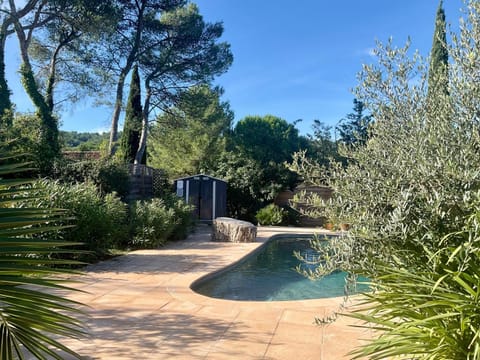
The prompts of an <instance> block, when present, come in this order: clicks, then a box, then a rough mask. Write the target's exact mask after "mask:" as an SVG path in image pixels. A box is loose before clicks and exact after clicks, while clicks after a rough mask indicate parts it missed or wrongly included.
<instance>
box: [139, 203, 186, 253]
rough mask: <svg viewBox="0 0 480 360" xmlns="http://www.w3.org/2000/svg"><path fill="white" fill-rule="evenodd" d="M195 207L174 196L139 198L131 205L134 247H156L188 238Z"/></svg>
mask: <svg viewBox="0 0 480 360" xmlns="http://www.w3.org/2000/svg"><path fill="white" fill-rule="evenodd" d="M191 219H192V216H191V207H190V206H188V205H186V204H185V203H184V202H183V201H182V200H180V199H175V198H174V196H166V197H165V198H163V199H158V198H154V199H151V200H147V201H136V202H134V203H132V205H131V207H130V223H131V229H132V232H133V240H132V245H133V246H134V247H144V248H145V247H146V248H154V247H158V246H160V245H163V244H164V243H165V242H166V241H167V240H169V239H180V238H184V237H185V236H186V234H187V233H188V230H189V229H190V226H191V224H192V220H191Z"/></svg>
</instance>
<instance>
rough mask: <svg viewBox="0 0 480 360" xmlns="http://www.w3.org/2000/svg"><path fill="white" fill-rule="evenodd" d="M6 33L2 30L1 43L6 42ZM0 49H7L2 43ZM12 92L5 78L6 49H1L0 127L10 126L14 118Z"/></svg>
mask: <svg viewBox="0 0 480 360" xmlns="http://www.w3.org/2000/svg"><path fill="white" fill-rule="evenodd" d="M5 39H6V35H5V33H4V32H3V31H2V32H0V44H4V43H5ZM0 46H1V47H0V49H5V48H4V46H3V45H0ZM10 95H11V92H10V90H9V89H8V85H7V79H6V78H5V51H4V50H0V128H1V129H5V128H9V127H10V126H11V125H12V120H13V104H12V102H11V101H10Z"/></svg>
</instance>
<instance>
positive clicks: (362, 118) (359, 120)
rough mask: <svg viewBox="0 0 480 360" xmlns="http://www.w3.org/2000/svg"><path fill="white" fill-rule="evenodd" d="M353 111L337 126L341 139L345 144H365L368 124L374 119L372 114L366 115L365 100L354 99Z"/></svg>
mask: <svg viewBox="0 0 480 360" xmlns="http://www.w3.org/2000/svg"><path fill="white" fill-rule="evenodd" d="M353 111H354V112H353V113H350V114H348V115H347V117H346V118H345V119H342V120H340V122H339V124H338V125H337V127H336V130H337V131H338V133H339V135H340V141H341V142H342V143H344V144H345V145H348V146H350V145H354V144H357V145H364V144H365V142H366V141H367V140H368V126H369V125H370V123H371V122H372V121H373V117H372V115H365V114H364V111H365V104H364V103H363V101H360V100H357V99H353Z"/></svg>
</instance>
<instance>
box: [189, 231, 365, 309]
mask: <svg viewBox="0 0 480 360" xmlns="http://www.w3.org/2000/svg"><path fill="white" fill-rule="evenodd" d="M310 239H311V236H293V237H292V236H289V237H285V236H275V237H273V238H271V239H270V240H269V241H268V242H267V243H266V244H265V245H263V246H261V247H260V248H259V249H258V250H257V251H255V252H253V253H252V254H250V255H249V256H247V257H246V258H245V259H243V260H242V261H240V262H239V263H237V264H235V265H233V266H232V267H229V268H227V269H225V270H224V271H221V272H219V273H216V274H213V275H212V276H207V277H205V278H202V279H200V280H198V281H196V282H195V283H193V284H192V286H191V288H192V290H194V291H196V292H197V293H199V294H202V295H206V296H209V297H213V298H220V299H228V300H256V301H282V300H303V299H319V298H329V297H337V296H343V295H344V285H345V275H346V273H344V272H341V271H337V272H335V273H333V274H330V275H328V276H326V277H324V278H322V279H318V280H310V279H308V278H306V277H304V276H303V275H301V274H299V273H298V272H297V271H296V270H295V267H296V266H297V265H301V266H307V265H305V264H303V263H302V262H301V261H300V260H298V259H297V258H295V256H294V255H293V253H294V251H299V252H301V253H302V254H308V255H309V256H315V254H316V252H315V250H313V249H312V248H311V246H310V241H309V240H310ZM365 289H366V286H365V285H359V286H358V291H363V290H365Z"/></svg>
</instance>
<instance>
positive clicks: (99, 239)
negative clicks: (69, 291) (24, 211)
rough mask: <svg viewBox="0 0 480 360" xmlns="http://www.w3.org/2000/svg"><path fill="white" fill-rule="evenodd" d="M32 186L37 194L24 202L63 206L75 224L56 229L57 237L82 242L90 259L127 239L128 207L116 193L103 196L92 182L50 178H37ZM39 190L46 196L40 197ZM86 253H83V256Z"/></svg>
mask: <svg viewBox="0 0 480 360" xmlns="http://www.w3.org/2000/svg"><path fill="white" fill-rule="evenodd" d="M34 190H35V191H36V194H37V197H36V198H35V199H34V200H26V201H25V206H29V205H30V206H38V207H45V206H47V205H48V204H52V205H53V206H55V207H58V208H62V209H66V210H67V211H68V214H69V215H70V216H71V217H72V218H74V221H75V225H76V226H74V227H68V228H65V229H61V230H59V231H57V233H56V237H57V238H59V239H64V240H66V241H73V242H82V243H83V244H84V245H83V247H84V248H85V250H88V251H89V253H88V254H89V255H88V259H89V260H93V259H95V258H103V257H104V256H105V255H106V254H108V251H109V250H110V249H111V248H116V247H123V246H124V245H125V244H126V243H127V242H128V224H127V207H126V205H125V204H124V203H122V202H121V200H120V199H119V198H118V197H117V196H116V195H115V194H107V195H106V196H102V195H101V193H100V192H99V191H98V189H97V188H96V187H95V186H94V185H93V184H86V183H78V184H62V183H60V182H58V181H52V180H42V181H39V182H36V183H35V184H34ZM40 194H45V195H46V196H45V197H42V198H40V197H39V195H40ZM71 223H72V221H70V220H66V221H64V222H63V224H65V225H68V224H71ZM86 256H87V254H86V253H84V254H82V257H83V258H85V257H86Z"/></svg>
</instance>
